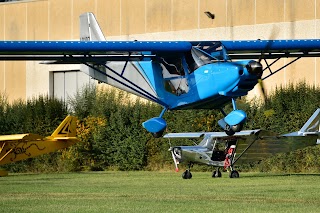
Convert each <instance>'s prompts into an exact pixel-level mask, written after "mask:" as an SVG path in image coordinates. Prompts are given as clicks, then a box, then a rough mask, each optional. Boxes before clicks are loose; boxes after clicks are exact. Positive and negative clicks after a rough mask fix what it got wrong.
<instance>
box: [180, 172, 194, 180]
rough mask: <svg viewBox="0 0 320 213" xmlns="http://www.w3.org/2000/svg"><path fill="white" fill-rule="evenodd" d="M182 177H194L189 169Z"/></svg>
mask: <svg viewBox="0 0 320 213" xmlns="http://www.w3.org/2000/svg"><path fill="white" fill-rule="evenodd" d="M182 178H183V179H191V178H192V174H191V172H190V171H189V170H186V171H184V172H183V173H182Z"/></svg>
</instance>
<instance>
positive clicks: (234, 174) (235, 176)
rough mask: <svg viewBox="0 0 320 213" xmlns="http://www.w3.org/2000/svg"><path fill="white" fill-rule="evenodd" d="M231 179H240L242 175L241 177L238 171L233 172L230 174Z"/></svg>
mask: <svg viewBox="0 0 320 213" xmlns="http://www.w3.org/2000/svg"><path fill="white" fill-rule="evenodd" d="M229 177H230V178H239V177H240V175H239V172H238V171H236V170H233V171H231V172H230V175H229Z"/></svg>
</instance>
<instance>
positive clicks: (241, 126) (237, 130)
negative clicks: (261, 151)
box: [231, 124, 243, 132]
mask: <svg viewBox="0 0 320 213" xmlns="http://www.w3.org/2000/svg"><path fill="white" fill-rule="evenodd" d="M242 128H243V124H237V125H233V126H231V129H232V131H234V132H240V131H241V130H242Z"/></svg>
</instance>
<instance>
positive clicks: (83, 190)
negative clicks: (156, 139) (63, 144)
mask: <svg viewBox="0 0 320 213" xmlns="http://www.w3.org/2000/svg"><path fill="white" fill-rule="evenodd" d="M222 175H223V177H222V178H217V179H213V178H211V174H210V173H203V172H193V178H192V179H190V180H183V179H182V178H181V172H180V173H174V172H83V173H68V174H10V175H9V176H7V177H2V178H0V196H1V197H0V208H1V209H0V212H5V213H6V212H9V213H11V212H308V213H309V212H319V211H320V209H319V208H320V184H319V182H320V175H270V174H260V173H241V174H240V176H241V177H240V178H239V179H230V178H229V177H228V175H227V173H222Z"/></svg>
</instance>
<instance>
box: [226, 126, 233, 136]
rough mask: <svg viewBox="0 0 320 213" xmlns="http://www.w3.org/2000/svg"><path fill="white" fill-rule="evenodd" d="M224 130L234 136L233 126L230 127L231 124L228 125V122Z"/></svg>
mask: <svg viewBox="0 0 320 213" xmlns="http://www.w3.org/2000/svg"><path fill="white" fill-rule="evenodd" d="M224 131H225V133H226V134H227V135H229V136H232V135H234V133H235V131H233V130H232V128H231V127H230V125H228V124H227V125H226V127H225V129H224Z"/></svg>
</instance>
